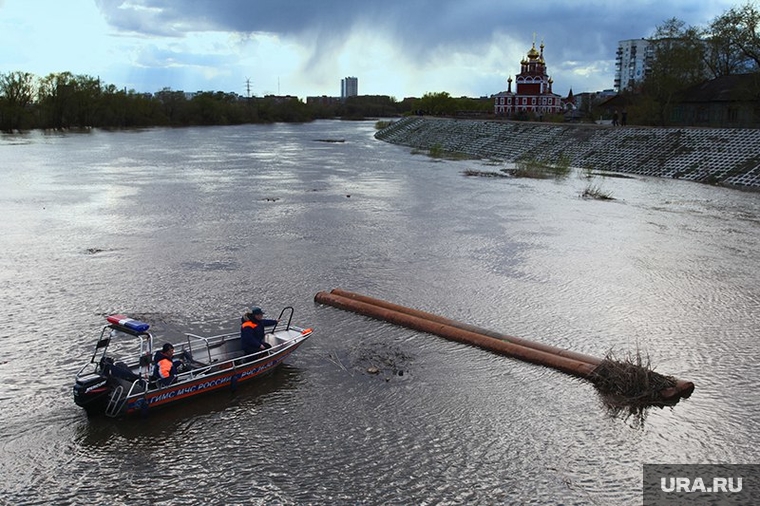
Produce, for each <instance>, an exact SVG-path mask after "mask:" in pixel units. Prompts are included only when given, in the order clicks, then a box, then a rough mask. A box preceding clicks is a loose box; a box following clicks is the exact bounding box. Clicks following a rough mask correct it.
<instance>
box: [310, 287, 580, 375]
mask: <svg viewBox="0 0 760 506" xmlns="http://www.w3.org/2000/svg"><path fill="white" fill-rule="evenodd" d="M314 300H316V301H317V302H319V303H321V304H327V305H329V306H333V307H337V308H340V309H346V310H348V311H353V312H355V313H359V314H363V315H366V316H371V317H373V318H377V319H379V320H385V321H387V322H390V323H395V324H396V325H401V326H402V327H408V328H411V329H414V330H419V331H421V332H427V333H429V334H435V335H438V336H441V337H444V338H446V339H450V340H452V341H458V342H460V343H466V344H474V345H475V346H478V347H480V348H483V349H486V350H489V351H493V352H495V353H499V354H501V355H508V356H510V357H515V358H519V359H520V360H524V361H526V362H532V363H535V364H542V365H547V366H549V367H553V368H554V369H558V370H560V371H562V372H565V373H567V374H571V375H573V376H577V377H580V378H587V377H588V376H589V375H590V374H591V372H592V371H593V370H594V366H592V365H591V364H588V363H586V362H581V361H578V360H573V359H570V358H566V357H561V356H559V355H554V354H551V353H546V352H544V351H540V350H535V349H532V348H527V347H525V346H520V345H517V344H514V343H510V342H508V341H501V340H499V339H494V338H492V337H488V336H485V335H483V334H477V333H475V332H470V331H468V330H463V329H459V328H456V327H452V326H451V325H445V324H443V323H438V322H434V321H431V320H426V319H424V318H420V317H417V316H413V315H410V314H406V313H402V312H400V311H394V310H392V309H387V308H384V307H380V306H375V305H372V304H368V303H366V302H361V301H358V300H355V299H350V298H347V297H342V296H340V295H336V294H333V293H328V292H319V293H317V295H316V296H315V297H314Z"/></svg>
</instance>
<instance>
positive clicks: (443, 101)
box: [417, 91, 457, 116]
mask: <svg viewBox="0 0 760 506" xmlns="http://www.w3.org/2000/svg"><path fill="white" fill-rule="evenodd" d="M417 109H419V110H421V111H423V112H424V113H425V114H434V115H446V116H451V115H453V114H455V113H456V111H457V103H456V100H454V99H453V98H451V95H449V94H448V93H447V92H445V91H442V92H440V93H425V94H424V95H423V96H422V98H421V99H419V100H418V102H417Z"/></svg>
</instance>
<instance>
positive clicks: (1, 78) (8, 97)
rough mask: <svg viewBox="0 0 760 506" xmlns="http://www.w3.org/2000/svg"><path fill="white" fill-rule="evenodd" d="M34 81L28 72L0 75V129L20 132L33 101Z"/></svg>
mask: <svg viewBox="0 0 760 506" xmlns="http://www.w3.org/2000/svg"><path fill="white" fill-rule="evenodd" d="M34 92H35V79H34V75H33V74H30V73H29V72H8V73H5V74H0V129H2V130H3V131H13V130H21V129H22V128H24V126H25V125H24V120H25V119H26V117H27V116H28V113H27V109H28V107H29V106H30V105H31V104H32V101H33V100H34Z"/></svg>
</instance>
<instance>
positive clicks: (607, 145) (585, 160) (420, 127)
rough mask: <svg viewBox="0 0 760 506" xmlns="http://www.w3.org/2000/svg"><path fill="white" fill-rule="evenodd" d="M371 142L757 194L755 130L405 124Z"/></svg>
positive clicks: (416, 120) (758, 141) (418, 120)
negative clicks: (744, 189) (676, 180)
mask: <svg viewBox="0 0 760 506" xmlns="http://www.w3.org/2000/svg"><path fill="white" fill-rule="evenodd" d="M375 137H376V138H377V139H380V140H383V141H386V142H390V143H393V144H400V145H403V146H409V147H412V148H415V149H424V150H429V149H431V148H440V149H442V150H444V151H449V152H459V153H465V154H467V155H471V156H473V157H479V158H491V159H498V160H503V161H505V162H514V161H516V160H519V159H521V158H524V159H534V160H540V161H546V162H549V163H554V162H556V161H558V160H559V159H560V158H564V159H566V160H569V161H570V164H571V166H573V167H579V168H590V169H593V170H605V171H614V172H624V173H630V174H639V175H646V176H656V177H670V178H679V179H687V180H691V181H698V182H703V183H713V184H725V185H731V186H739V187H747V188H752V189H760V129H725V128H721V129H707V128H649V127H631V126H626V127H612V126H607V125H576V124H573V125H565V124H550V123H526V122H512V121H495V120H490V121H489V120H469V119H467V120H461V119H442V118H428V117H418V116H415V117H408V118H403V119H401V120H398V121H395V122H393V123H392V124H391V125H390V126H388V127H386V128H383V129H382V130H379V131H378V132H377V133H376V134H375Z"/></svg>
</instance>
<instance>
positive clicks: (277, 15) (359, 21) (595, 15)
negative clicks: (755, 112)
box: [0, 0, 747, 100]
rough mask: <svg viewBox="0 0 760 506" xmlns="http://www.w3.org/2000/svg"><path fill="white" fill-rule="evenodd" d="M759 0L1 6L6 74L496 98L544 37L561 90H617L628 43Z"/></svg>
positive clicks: (123, 83)
mask: <svg viewBox="0 0 760 506" xmlns="http://www.w3.org/2000/svg"><path fill="white" fill-rule="evenodd" d="M746 3H747V0H733V1H731V0H379V1H378V0H0V74H1V73H7V72H14V71H21V72H30V73H32V74H34V75H36V76H38V77H44V76H47V75H48V74H51V73H56V72H71V73H73V74H76V75H87V76H91V77H99V78H100V79H101V81H102V82H103V83H104V84H113V85H115V86H116V87H117V88H119V89H122V88H126V89H127V90H134V91H136V92H150V93H153V92H156V91H160V90H162V89H164V88H170V89H172V90H175V91H186V92H195V91H222V92H226V93H237V94H240V95H243V96H246V95H249V94H250V95H251V96H263V95H270V94H275V95H294V96H298V97H300V98H301V99H304V100H305V98H306V97H307V96H320V95H327V96H340V81H341V79H342V78H344V77H348V76H351V77H356V78H358V82H359V94H360V95H389V96H392V97H394V98H395V99H397V100H402V99H403V98H405V97H421V96H423V95H424V94H425V93H438V92H447V93H449V94H450V95H451V96H454V97H460V96H468V97H482V96H490V95H493V94H495V93H498V92H500V91H504V90H506V88H507V82H506V81H507V78H509V77H510V76H512V77H513V76H514V75H515V74H517V73H519V72H520V60H521V59H523V58H524V57H525V56H526V54H527V52H528V50H529V49H530V48H531V45H532V44H533V43H534V41H535V44H536V47H537V48H538V47H539V45H540V44H541V43H542V42H543V43H544V45H545V48H544V59H545V61H546V65H547V71H548V74H549V75H550V76H551V77H552V79H553V80H554V89H553V91H554V92H555V93H558V94H560V95H562V96H566V95H567V94H568V92H569V90H571V89H572V91H573V93H575V94H578V93H582V92H586V91H601V90H605V89H611V88H613V82H614V76H615V51H616V50H617V46H618V41H620V40H626V39H638V38H642V37H649V36H651V35H652V34H653V33H654V30H655V29H656V27H657V26H658V25H662V24H663V23H664V22H665V21H666V20H668V19H671V18H677V19H680V20H683V21H684V22H685V23H686V24H687V25H691V26H701V27H704V26H707V25H708V24H709V23H710V22H711V21H712V20H713V19H715V18H716V17H717V16H719V15H721V14H723V13H724V12H726V11H727V10H728V9H730V8H732V7H738V6H740V5H744V4H746Z"/></svg>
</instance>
